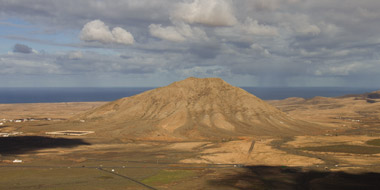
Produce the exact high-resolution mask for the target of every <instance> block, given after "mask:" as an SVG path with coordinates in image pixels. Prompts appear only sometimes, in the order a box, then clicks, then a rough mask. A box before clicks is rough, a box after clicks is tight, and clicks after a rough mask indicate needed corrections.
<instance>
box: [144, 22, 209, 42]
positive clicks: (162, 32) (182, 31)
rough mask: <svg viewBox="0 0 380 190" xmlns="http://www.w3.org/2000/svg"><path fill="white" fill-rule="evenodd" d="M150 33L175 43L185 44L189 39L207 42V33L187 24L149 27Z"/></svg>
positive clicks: (153, 25) (152, 25)
mask: <svg viewBox="0 0 380 190" xmlns="http://www.w3.org/2000/svg"><path fill="white" fill-rule="evenodd" d="M149 32H150V34H151V35H152V36H154V37H156V38H160V39H163V40H169V41H173V42H183V41H185V40H187V39H191V40H199V39H202V40H206V39H207V35H206V33H205V32H204V31H203V30H201V29H200V28H198V27H191V26H190V25H188V24H185V23H175V25H174V26H167V27H162V25H161V24H151V25H149Z"/></svg>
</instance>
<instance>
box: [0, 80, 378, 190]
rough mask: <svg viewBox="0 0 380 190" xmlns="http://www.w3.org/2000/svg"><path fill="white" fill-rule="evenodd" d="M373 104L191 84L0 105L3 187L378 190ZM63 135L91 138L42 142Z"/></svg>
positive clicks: (372, 99)
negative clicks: (266, 96) (88, 99)
mask: <svg viewBox="0 0 380 190" xmlns="http://www.w3.org/2000/svg"><path fill="white" fill-rule="evenodd" d="M379 97H380V93H379V92H372V93H366V94H362V95H347V96H343V97H335V98H325V97H315V98H311V99H303V98H288V99H285V100H272V101H263V100H260V99H259V98H257V97H255V96H254V95H252V94H249V93H248V92H246V91H244V90H242V89H240V88H237V87H233V86H231V85H229V84H227V83H226V82H224V81H222V80H221V79H197V78H189V79H186V80H183V81H179V82H175V83H173V84H171V85H169V86H166V87H162V88H158V89H154V90H151V91H147V92H144V93H142V94H139V95H136V96H132V97H127V98H123V99H120V100H116V101H114V102H109V103H105V102H94V103H57V104H50V103H48V104H4V105H0V119H2V118H4V119H5V120H6V121H3V125H1V126H0V133H9V134H11V133H15V132H17V133H15V134H14V135H10V136H8V137H0V154H1V156H0V160H2V163H1V162H0V171H1V172H0V189H180V190H181V189H238V190H239V189H240V190H248V189H378V187H379V185H380V184H379V179H380V174H379V173H380V102H379V100H380V99H379ZM22 118H29V120H25V121H22V122H18V123H15V122H9V120H10V119H22ZM30 118H42V119H39V120H30ZM46 118H50V119H51V120H47V119H46ZM0 122H2V121H0ZM65 130H71V131H92V132H94V133H89V134H87V135H83V136H71V135H72V134H66V135H62V134H59V133H57V134H55V133H54V134H46V132H54V131H65ZM20 132H22V133H20ZM15 159H19V160H22V163H13V160H15Z"/></svg>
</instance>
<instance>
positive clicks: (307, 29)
mask: <svg viewBox="0 0 380 190" xmlns="http://www.w3.org/2000/svg"><path fill="white" fill-rule="evenodd" d="M296 31H297V32H298V33H299V34H301V35H305V36H316V35H318V34H320V33H321V29H320V28H319V27H318V26H316V25H313V24H307V25H303V26H300V27H298V28H296Z"/></svg>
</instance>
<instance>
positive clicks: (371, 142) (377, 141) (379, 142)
mask: <svg viewBox="0 0 380 190" xmlns="http://www.w3.org/2000/svg"><path fill="white" fill-rule="evenodd" d="M367 144H368V145H373V146H380V139H372V140H369V141H367Z"/></svg>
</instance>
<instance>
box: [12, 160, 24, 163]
mask: <svg viewBox="0 0 380 190" xmlns="http://www.w3.org/2000/svg"><path fill="white" fill-rule="evenodd" d="M13 163H22V160H19V159H15V160H13Z"/></svg>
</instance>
